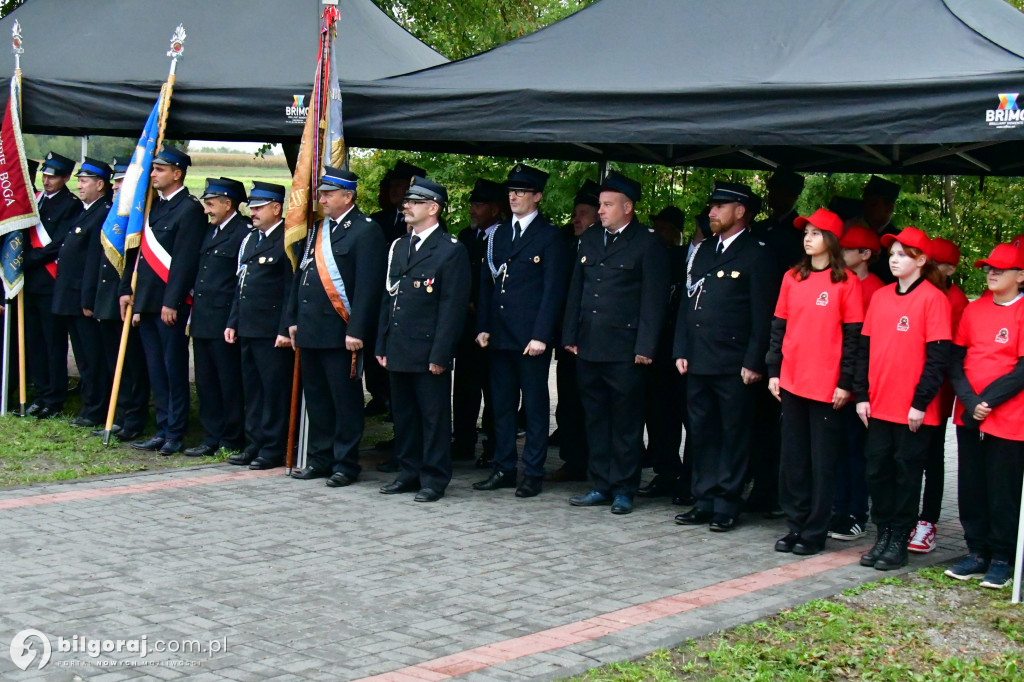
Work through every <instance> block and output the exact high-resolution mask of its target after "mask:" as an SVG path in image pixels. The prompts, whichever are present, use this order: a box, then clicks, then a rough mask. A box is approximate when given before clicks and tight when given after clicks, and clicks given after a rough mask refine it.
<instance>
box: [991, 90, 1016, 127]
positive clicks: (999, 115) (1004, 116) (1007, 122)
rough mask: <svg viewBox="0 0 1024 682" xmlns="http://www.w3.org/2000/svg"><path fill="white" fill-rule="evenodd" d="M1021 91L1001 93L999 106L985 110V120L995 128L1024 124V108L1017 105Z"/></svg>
mask: <svg viewBox="0 0 1024 682" xmlns="http://www.w3.org/2000/svg"><path fill="white" fill-rule="evenodd" d="M1019 96H1020V93H1019V92H1001V93H999V107H998V108H996V109H988V110H987V111H986V112H985V121H986V122H988V124H989V125H990V126H992V127H994V128H1016V127H1017V126H1020V125H1022V124H1024V110H1021V108H1020V107H1019V106H1018V105H1017V98H1018V97H1019Z"/></svg>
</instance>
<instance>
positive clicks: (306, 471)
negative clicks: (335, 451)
mask: <svg viewBox="0 0 1024 682" xmlns="http://www.w3.org/2000/svg"><path fill="white" fill-rule="evenodd" d="M253 459H255V457H254V458H253ZM330 475H331V474H330V472H329V471H324V470H323V469H317V468H316V467H315V466H312V465H310V466H306V467H303V468H302V469H296V470H295V471H293V472H292V474H291V476H292V478H297V479H299V480H300V481H308V480H310V479H313V478H327V477H328V476H330Z"/></svg>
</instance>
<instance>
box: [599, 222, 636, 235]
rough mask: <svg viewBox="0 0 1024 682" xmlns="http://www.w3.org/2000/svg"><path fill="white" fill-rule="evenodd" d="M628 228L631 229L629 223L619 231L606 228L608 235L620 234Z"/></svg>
mask: <svg viewBox="0 0 1024 682" xmlns="http://www.w3.org/2000/svg"><path fill="white" fill-rule="evenodd" d="M630 222H632V221H630ZM627 227H629V223H626V224H625V225H623V226H622V227H620V228H619V229H617V230H609V229H607V228H605V232H607V233H608V234H619V233H620V232H622V231H623V230H625V229H626V228H627Z"/></svg>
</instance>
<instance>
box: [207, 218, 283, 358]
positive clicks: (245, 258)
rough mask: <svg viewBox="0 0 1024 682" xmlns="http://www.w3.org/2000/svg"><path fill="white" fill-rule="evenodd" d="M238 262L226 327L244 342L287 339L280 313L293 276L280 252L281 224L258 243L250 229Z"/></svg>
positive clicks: (257, 236)
mask: <svg viewBox="0 0 1024 682" xmlns="http://www.w3.org/2000/svg"><path fill="white" fill-rule="evenodd" d="M239 262H240V264H241V267H242V268H244V270H243V271H242V274H241V275H240V276H239V277H238V282H237V286H236V287H235V292H234V297H233V301H232V304H231V314H230V315H229V316H228V321H227V326H228V327H230V328H232V329H234V330H235V331H236V332H237V333H238V336H240V337H242V338H247V339H272V338H276V337H277V336H278V335H280V336H288V322H287V320H286V319H285V315H284V311H285V307H286V306H287V304H288V298H289V296H290V294H291V288H292V279H293V273H292V263H291V261H290V260H288V257H287V256H286V255H285V252H284V222H281V223H279V224H278V225H277V227H275V228H274V229H273V232H271V233H270V234H269V235H266V236H265V237H263V239H262V240H260V239H259V235H258V233H257V232H256V231H255V230H254V231H253V232H252V233H251V235H250V236H249V238H248V240H247V241H245V242H244V243H243V246H242V252H241V254H240V256H239ZM221 331H222V332H223V330H221Z"/></svg>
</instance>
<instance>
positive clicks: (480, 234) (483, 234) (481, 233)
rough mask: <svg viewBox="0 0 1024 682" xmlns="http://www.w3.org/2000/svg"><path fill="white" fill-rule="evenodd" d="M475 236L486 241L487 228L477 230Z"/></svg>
mask: <svg viewBox="0 0 1024 682" xmlns="http://www.w3.org/2000/svg"><path fill="white" fill-rule="evenodd" d="M476 238H477V239H478V240H480V241H482V242H485V241H487V230H477V232H476Z"/></svg>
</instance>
